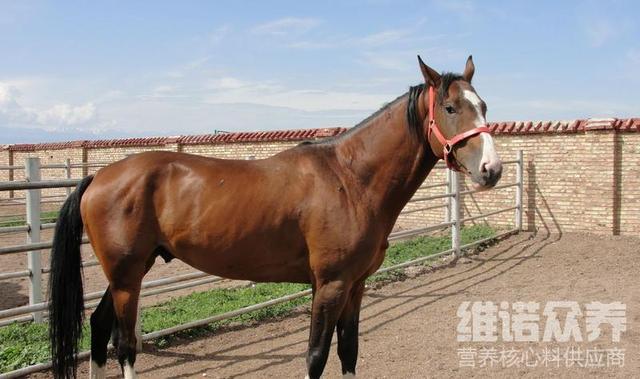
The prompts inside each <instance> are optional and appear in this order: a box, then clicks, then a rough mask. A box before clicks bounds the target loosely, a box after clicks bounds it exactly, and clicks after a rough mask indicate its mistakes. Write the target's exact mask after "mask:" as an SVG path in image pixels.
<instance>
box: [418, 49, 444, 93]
mask: <svg viewBox="0 0 640 379" xmlns="http://www.w3.org/2000/svg"><path fill="white" fill-rule="evenodd" d="M418 63H419V64H420V71H422V76H424V82H425V83H427V84H428V85H430V86H433V87H435V88H438V87H439V86H440V74H438V71H436V70H434V69H432V68H431V67H429V66H427V65H426V64H424V62H423V61H422V58H420V56H419V55H418Z"/></svg>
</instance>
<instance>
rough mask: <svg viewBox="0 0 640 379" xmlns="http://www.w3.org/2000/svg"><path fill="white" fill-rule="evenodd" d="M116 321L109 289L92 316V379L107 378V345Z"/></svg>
mask: <svg viewBox="0 0 640 379" xmlns="http://www.w3.org/2000/svg"><path fill="white" fill-rule="evenodd" d="M114 320H115V313H114V310H113V299H112V297H111V291H110V289H109V288H108V287H107V290H106V291H105V293H104V295H103V296H102V300H100V304H98V307H97V308H96V309H95V311H94V312H93V313H92V314H91V321H90V324H91V372H90V377H91V378H92V379H102V378H104V377H105V364H106V362H107V345H108V344H109V338H110V337H111V331H112V327H113V324H114Z"/></svg>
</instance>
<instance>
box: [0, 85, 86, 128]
mask: <svg viewBox="0 0 640 379" xmlns="http://www.w3.org/2000/svg"><path fill="white" fill-rule="evenodd" d="M20 97H21V91H20V90H19V89H18V88H17V87H16V86H14V85H9V84H7V83H4V82H0V122H2V123H3V124H20V125H31V126H35V125H38V126H45V127H48V128H54V129H55V128H56V127H64V126H77V125H82V124H86V123H88V122H90V121H93V120H95V118H96V113H97V112H96V106H95V105H94V104H93V103H91V102H88V103H86V104H83V105H77V106H73V105H70V104H66V103H60V104H56V105H53V106H51V107H49V108H46V109H36V108H33V107H28V106H24V105H22V104H21V102H20V101H19V99H20Z"/></svg>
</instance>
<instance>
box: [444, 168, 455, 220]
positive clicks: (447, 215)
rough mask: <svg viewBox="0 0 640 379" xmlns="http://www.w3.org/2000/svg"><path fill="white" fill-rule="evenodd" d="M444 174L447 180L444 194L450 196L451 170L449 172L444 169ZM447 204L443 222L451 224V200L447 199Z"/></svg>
mask: <svg viewBox="0 0 640 379" xmlns="http://www.w3.org/2000/svg"><path fill="white" fill-rule="evenodd" d="M445 173H446V180H447V187H446V191H447V192H446V193H447V194H451V193H453V191H452V187H451V180H452V179H451V170H449V169H448V168H447V169H445ZM446 201H447V204H446V205H445V207H444V222H451V198H450V197H447V200H446Z"/></svg>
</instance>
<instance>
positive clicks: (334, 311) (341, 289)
mask: <svg viewBox="0 0 640 379" xmlns="http://www.w3.org/2000/svg"><path fill="white" fill-rule="evenodd" d="M348 291H349V286H348V285H347V284H346V283H345V282H344V281H332V282H328V283H325V284H322V285H318V286H317V288H316V290H315V293H314V296H313V305H312V311H311V332H310V334H309V350H308V351H307V377H308V378H310V379H317V378H319V377H320V375H322V371H323V370H324V366H325V364H326V363H327V357H328V356H329V348H330V347H331V338H332V336H333V331H334V330H335V327H336V323H337V322H338V318H339V317H340V314H341V313H342V309H343V308H344V305H345V302H346V300H347V296H348Z"/></svg>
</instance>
